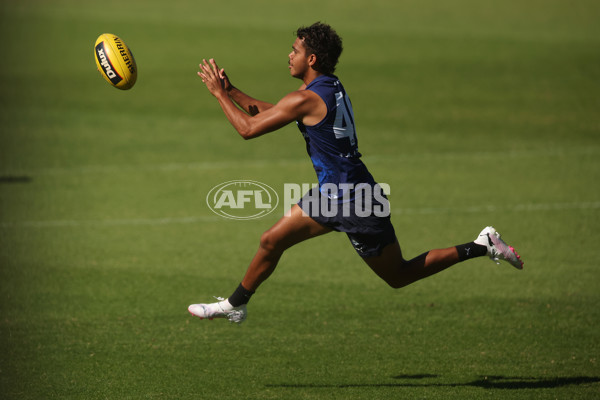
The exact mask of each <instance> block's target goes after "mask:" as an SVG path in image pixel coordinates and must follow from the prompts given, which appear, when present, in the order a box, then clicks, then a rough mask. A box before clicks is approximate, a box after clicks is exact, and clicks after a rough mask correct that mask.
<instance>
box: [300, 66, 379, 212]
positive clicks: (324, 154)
mask: <svg viewBox="0 0 600 400" xmlns="http://www.w3.org/2000/svg"><path fill="white" fill-rule="evenodd" d="M306 90H311V91H313V92H315V93H316V94H318V95H319V96H320V97H321V99H323V101H324V102H325V104H326V106H327V115H326V116H325V118H323V120H322V121H321V122H319V123H318V124H316V125H313V126H306V125H304V124H303V123H301V122H300V121H297V124H298V128H299V129H300V131H301V132H302V135H303V136H304V139H305V140H306V150H307V152H308V155H309V156H310V159H311V161H312V163H313V166H314V168H315V172H316V173H317V179H318V180H319V188H321V189H322V188H323V185H325V184H327V183H329V184H334V185H336V187H337V188H340V189H339V191H338V195H331V194H327V195H328V197H329V198H330V199H332V200H333V199H336V198H337V199H338V201H340V202H341V201H342V197H343V193H342V186H340V185H342V184H352V185H354V186H356V185H357V184H359V183H362V184H368V185H371V186H372V185H374V184H375V181H374V179H373V177H372V176H371V174H370V173H369V171H368V170H367V167H366V166H365V165H364V164H363V162H362V161H361V159H360V157H361V154H360V153H359V152H358V141H357V139H356V129H355V125H354V113H353V112H352V104H351V103H350V99H349V98H348V95H347V94H346V91H345V90H344V87H343V86H342V84H341V83H340V81H339V79H338V78H337V77H336V76H335V75H320V76H319V77H317V78H316V79H314V80H313V81H312V82H310V84H309V85H308V86H307V87H306ZM353 192H354V191H353V190H352V191H351V192H350V199H353V197H354V196H353ZM322 193H323V194H326V193H324V192H323V191H322ZM346 196H348V194H347V193H346ZM346 199H348V197H346Z"/></svg>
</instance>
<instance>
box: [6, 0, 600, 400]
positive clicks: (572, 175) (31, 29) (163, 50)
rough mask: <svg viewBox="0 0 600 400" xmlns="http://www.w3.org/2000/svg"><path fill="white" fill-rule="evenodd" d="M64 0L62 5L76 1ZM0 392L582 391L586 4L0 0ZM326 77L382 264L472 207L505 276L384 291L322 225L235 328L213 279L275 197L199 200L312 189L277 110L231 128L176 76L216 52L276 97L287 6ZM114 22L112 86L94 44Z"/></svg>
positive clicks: (461, 269) (587, 294)
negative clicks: (500, 256)
mask: <svg viewBox="0 0 600 400" xmlns="http://www.w3.org/2000/svg"><path fill="white" fill-rule="evenodd" d="M84 4H85V5H84ZM0 12H1V20H0V31H1V32H2V34H3V37H4V38H5V39H4V41H3V45H2V47H1V48H2V54H3V61H2V64H1V66H0V90H1V98H0V101H1V107H0V398H3V399H55V398H61V399H63V398H68V399H369V400H373V399H425V398H427V399H444V400H445V399H490V398H491V399H593V398H600V334H599V329H600V272H599V270H598V268H599V267H600V256H599V253H598V248H599V246H598V242H599V241H600V234H599V233H598V224H599V223H600V186H599V184H598V182H599V181H600V24H598V21H599V20H600V3H598V2H597V1H592V0H581V1H575V2H566V1H560V0H547V1H539V0H520V1H517V0H507V1H503V2H491V1H476V0H457V1H453V2H443V1H433V0H425V1H416V0H409V1H400V2H391V1H382V0H373V1H369V2H362V1H356V0H344V1H341V0H339V1H338V0H336V1H312V0H309V1H304V2H302V3H298V4H291V3H290V4H287V3H286V2H275V1H265V0H258V1H255V2H246V1H238V0H230V1H227V2H197V1H183V0H172V1H169V2H162V1H157V0H154V1H146V2H122V1H114V0H109V1H103V2H89V4H87V2H81V1H73V0H61V1H58V0H49V1H41V0H39V1H3V2H2V4H1V5H0ZM317 20H321V21H325V22H328V23H330V24H332V25H333V26H334V27H335V28H336V29H337V31H338V32H339V34H340V35H341V36H342V37H343V38H344V44H345V50H344V53H343V54H342V57H341V61H340V65H339V67H338V70H337V73H338V75H339V76H340V78H341V79H342V81H343V82H344V85H345V87H346V89H347V90H348V92H349V94H350V96H351V98H352V102H353V106H354V111H355V114H356V122H357V125H358V135H359V141H360V149H361V152H362V153H363V154H364V160H365V162H366V163H367V165H368V166H369V168H370V170H371V172H372V173H373V174H374V175H375V177H376V178H377V179H378V180H379V181H380V182H386V183H388V184H389V185H390V186H391V191H392V194H391V196H390V199H391V202H392V210H393V218H392V219H393V222H394V225H395V228H396V231H397V235H398V238H399V240H400V243H401V245H402V248H403V252H404V254H405V256H406V257H413V256H416V255H418V254H420V253H421V252H423V251H426V250H428V249H430V248H433V247H445V246H449V245H453V244H459V243H464V242H467V241H470V240H473V239H474V238H475V236H476V235H477V234H478V233H479V231H480V230H481V229H482V228H483V227H484V226H486V225H489V224H492V225H494V226H495V227H496V228H497V229H498V230H499V231H500V232H501V233H502V234H503V237H505V238H506V239H507V241H508V242H509V243H511V244H514V245H515V247H516V248H517V249H518V250H519V252H520V253H521V254H522V256H523V259H524V260H525V269H524V270H523V271H517V270H515V269H513V268H512V267H510V266H509V265H508V264H504V265H501V266H496V265H495V264H493V263H491V262H490V261H489V260H488V259H484V258H481V259H477V260H472V261H469V262H466V263H464V264H460V265H458V266H455V267H453V268H451V269H449V270H447V271H444V272H442V273H440V274H438V275H436V276H434V277H431V278H428V279H426V280H423V281H420V282H417V283H416V284H414V285H411V286H409V287H406V288H404V289H401V290H397V291H394V290H392V289H390V288H388V287H387V286H386V284H385V283H384V282H383V281H381V280H379V279H378V278H377V277H376V276H375V275H374V274H373V273H372V272H371V271H370V270H369V269H368V268H367V267H366V265H364V263H363V262H362V261H361V260H360V258H359V257H358V256H357V255H356V254H355V253H354V250H353V249H352V247H351V245H350V243H349V242H348V240H347V239H346V237H345V235H342V234H330V235H327V236H325V237H321V238H318V239H314V240H312V241H308V242H305V243H302V244H300V245H298V246H297V247H294V248H292V249H290V250H289V252H287V253H286V254H285V255H284V257H283V259H282V261H281V264H280V266H279V268H278V269H277V271H276V272H275V273H274V274H273V276H272V277H271V279H270V280H269V281H267V282H266V283H265V284H264V285H263V286H262V287H261V288H260V289H259V291H258V292H257V294H256V295H255V296H254V298H253V300H252V302H251V303H250V307H249V318H248V320H247V322H246V323H244V324H243V325H241V326H234V325H231V324H229V323H227V322H226V321H223V320H215V321H212V322H211V321H201V320H199V319H197V318H193V317H191V316H190V315H189V314H188V312H187V306H188V305H189V304H191V303H197V302H204V301H209V300H211V299H212V297H211V296H213V295H215V296H228V295H229V294H231V291H232V290H233V289H234V288H235V287H236V286H237V284H238V283H239V281H240V280H241V278H242V276H243V273H244V271H245V269H246V266H247V264H248V262H249V261H250V258H251V257H252V256H253V254H254V251H255V250H256V248H257V245H258V238H259V236H260V234H261V233H262V232H263V231H264V230H266V229H267V228H268V227H270V226H271V225H272V224H273V223H274V222H275V221H276V220H277V219H278V218H279V217H280V216H281V215H282V214H283V211H284V210H283V209H282V208H280V209H278V210H276V212H274V213H272V214H270V215H269V216H267V217H265V218H262V219H258V220H253V221H235V220H226V219H223V218H220V217H218V216H216V215H214V214H213V213H212V212H211V211H210V210H209V208H208V206H207V204H206V202H205V197H206V195H207V193H208V192H209V190H210V189H211V188H212V187H213V186H215V185H217V184H219V183H221V182H225V181H228V180H234V179H250V180H257V181H260V182H264V183H266V184H268V185H270V186H272V187H273V188H276V189H278V190H281V189H282V187H283V184H284V183H286V182H291V183H303V182H307V183H308V182H316V177H315V176H314V171H313V169H312V166H311V164H310V160H309V159H308V156H307V155H306V152H305V146H304V141H303V139H302V137H301V135H300V133H299V132H298V131H297V129H296V127H295V126H288V127H285V128H284V129H282V130H281V131H279V132H277V133H273V134H270V135H267V136H264V137H261V138H259V139H256V140H253V141H247V142H246V141H243V140H242V139H240V138H239V137H238V136H237V134H236V133H235V131H234V130H233V129H232V128H231V126H230V125H229V124H228V122H227V121H226V120H225V118H224V116H223V114H222V112H221V110H220V108H219V106H218V104H217V102H216V101H215V100H214V98H213V97H212V96H210V94H209V93H208V92H207V90H206V89H205V88H204V87H203V85H202V83H201V81H200V80H199V78H198V77H197V76H196V71H197V64H198V63H199V62H200V61H201V59H202V58H209V57H214V58H216V59H217V61H218V62H219V63H220V65H221V66H222V67H225V68H226V69H227V71H228V73H229V76H230V78H231V80H232V82H233V83H234V84H236V85H237V86H239V87H240V88H242V89H243V90H245V91H246V92H248V93H250V94H252V95H254V96H256V97H258V98H261V99H264V100H267V101H276V100H278V99H279V98H280V97H281V96H283V95H284V94H285V93H287V92H290V91H292V90H295V89H296V88H297V87H298V86H299V82H298V81H295V80H294V79H291V78H290V77H289V73H288V71H287V54H288V52H289V51H290V48H291V47H290V46H291V44H292V42H293V40H294V39H295V37H294V31H295V29H296V28H297V27H298V26H300V25H308V24H311V23H312V22H315V21H317ZM104 32H110V33H115V34H117V35H119V36H121V37H122V38H123V39H124V40H125V41H126V42H127V44H129V46H130V47H131V48H132V50H133V53H134V55H135V57H136V60H137V63H138V67H139V78H138V82H137V84H136V86H135V87H134V88H133V89H132V90H130V91H127V92H121V91H118V90H116V89H113V88H111V87H109V85H108V84H107V83H106V82H104V80H103V79H102V78H101V77H100V75H99V73H98V72H97V71H96V67H95V64H94V60H93V44H94V41H95V39H96V37H97V36H98V35H99V34H101V33H104Z"/></svg>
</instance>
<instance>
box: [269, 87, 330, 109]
mask: <svg viewBox="0 0 600 400" xmlns="http://www.w3.org/2000/svg"><path fill="white" fill-rule="evenodd" d="M320 99H321V98H320V97H319V95H318V94H316V93H315V92H313V91H311V90H305V89H298V90H295V91H293V92H290V93H288V94H287V95H285V96H284V97H283V98H282V99H281V100H280V101H279V102H280V103H282V104H290V105H296V106H297V105H301V104H310V103H314V102H318V101H319V100H320Z"/></svg>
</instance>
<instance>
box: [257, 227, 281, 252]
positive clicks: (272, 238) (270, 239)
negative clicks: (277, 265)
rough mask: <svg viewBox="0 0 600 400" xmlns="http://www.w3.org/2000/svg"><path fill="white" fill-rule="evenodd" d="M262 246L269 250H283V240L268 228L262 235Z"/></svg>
mask: <svg viewBox="0 0 600 400" xmlns="http://www.w3.org/2000/svg"><path fill="white" fill-rule="evenodd" d="M260 247H261V248H262V249H263V250H266V251H268V252H276V251H281V241H280V240H278V239H277V237H276V235H274V234H273V233H272V232H271V230H268V231H265V232H264V233H263V234H262V235H261V236H260Z"/></svg>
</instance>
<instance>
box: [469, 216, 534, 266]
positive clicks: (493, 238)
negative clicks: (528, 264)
mask: <svg viewBox="0 0 600 400" xmlns="http://www.w3.org/2000/svg"><path fill="white" fill-rule="evenodd" d="M475 243H477V244H480V245H483V246H486V247H487V255H488V256H489V257H490V258H491V259H492V261H495V262H496V264H500V260H505V261H507V262H509V263H510V265H512V266H513V267H515V268H517V269H523V261H521V256H520V255H518V254H517V252H516V250H515V249H514V247H512V246H509V245H507V244H506V243H505V242H504V240H502V239H500V234H499V233H498V232H496V230H495V229H494V227H492V226H488V227H486V228H485V229H484V230H482V231H481V233H480V234H479V236H478V237H477V239H475Z"/></svg>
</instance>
